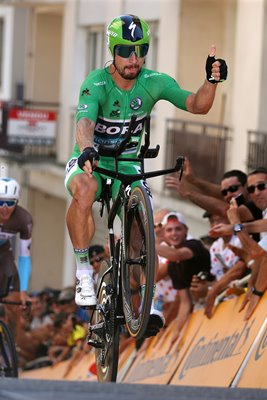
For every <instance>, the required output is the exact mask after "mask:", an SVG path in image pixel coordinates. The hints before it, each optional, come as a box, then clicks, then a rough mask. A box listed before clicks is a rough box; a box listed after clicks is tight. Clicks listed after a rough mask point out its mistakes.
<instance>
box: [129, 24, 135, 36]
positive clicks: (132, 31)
mask: <svg viewBox="0 0 267 400" xmlns="http://www.w3.org/2000/svg"><path fill="white" fill-rule="evenodd" d="M135 28H136V24H135V23H134V22H133V21H132V22H131V23H130V25H129V30H130V31H131V36H132V38H134V31H135Z"/></svg>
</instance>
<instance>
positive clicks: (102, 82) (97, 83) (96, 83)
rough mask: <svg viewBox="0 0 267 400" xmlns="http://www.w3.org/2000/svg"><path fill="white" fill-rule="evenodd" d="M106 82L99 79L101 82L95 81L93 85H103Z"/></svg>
mask: <svg viewBox="0 0 267 400" xmlns="http://www.w3.org/2000/svg"><path fill="white" fill-rule="evenodd" d="M106 84H107V82H106V81H101V82H95V83H94V85H95V86H105V85H106Z"/></svg>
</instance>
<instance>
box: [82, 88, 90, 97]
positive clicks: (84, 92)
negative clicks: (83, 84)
mask: <svg viewBox="0 0 267 400" xmlns="http://www.w3.org/2000/svg"><path fill="white" fill-rule="evenodd" d="M83 95H86V96H91V93H90V90H89V89H87V88H85V89H84V90H83V91H82V96H83Z"/></svg>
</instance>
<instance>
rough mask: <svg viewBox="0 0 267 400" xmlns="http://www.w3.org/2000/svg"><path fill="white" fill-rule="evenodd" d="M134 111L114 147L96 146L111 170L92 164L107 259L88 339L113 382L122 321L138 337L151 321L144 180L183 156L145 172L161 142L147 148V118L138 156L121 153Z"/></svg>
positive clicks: (151, 249) (150, 234)
mask: <svg viewBox="0 0 267 400" xmlns="http://www.w3.org/2000/svg"><path fill="white" fill-rule="evenodd" d="M136 123H137V121H136V116H133V117H132V118H131V121H130V124H129V129H128V132H127V133H126V134H125V137H124V138H123V140H122V141H121V142H120V143H119V144H118V146H117V147H116V148H114V149H112V150H111V149H106V148H104V147H102V146H100V147H99V149H98V152H99V154H100V155H101V156H108V157H113V159H114V170H108V169H105V168H102V167H96V168H95V171H97V172H99V173H100V174H102V176H103V175H104V176H106V177H107V179H106V180H105V181H103V190H102V194H101V203H102V206H101V212H100V214H101V216H102V215H103V210H104V207H106V211H107V221H108V222H107V228H108V232H109V251H110V259H109V260H108V261H106V260H104V261H103V262H102V264H101V267H100V271H99V274H98V281H97V300H98V302H97V306H96V307H95V309H94V310H93V311H92V313H91V319H90V323H89V336H88V344H90V345H92V346H94V347H95V354H96V369H97V376H98V380H99V381H116V377H117V372H118V360H119V339H120V331H121V326H122V325H126V327H127V330H128V332H129V334H130V335H131V336H132V337H133V338H135V339H137V340H138V339H140V338H142V337H144V335H145V334H146V332H147V330H148V329H150V330H152V333H150V334H155V333H156V332H155V333H153V330H154V328H155V329H156V327H154V326H153V321H152V325H151V324H150V322H151V321H150V310H151V303H152V298H153V292H154V273H155V265H156V254H155V238H154V222H153V209H152V202H151V200H152V196H151V192H150V189H149V186H148V185H147V182H146V179H148V178H152V177H157V176H160V175H165V174H170V173H173V172H176V171H180V179H181V176H182V171H183V163H184V157H183V156H180V157H178V158H177V160H176V165H175V166H174V168H171V169H164V170H158V171H150V172H145V171H144V169H145V167H144V163H145V159H147V158H155V157H157V155H158V153H159V148H160V146H159V145H157V146H156V148H150V118H149V117H148V118H147V119H146V123H145V136H144V144H143V145H142V146H141V148H140V152H139V154H138V157H137V158H135V159H133V158H130V157H127V156H125V155H124V154H125V153H124V154H122V153H123V152H125V150H126V151H127V149H128V148H129V147H130V146H131V142H130V140H131V137H132V134H133V132H134V130H135V128H136ZM121 162H123V163H134V164H135V165H136V164H137V165H139V168H138V169H139V170H138V171H137V173H136V174H133V175H129V174H126V173H123V172H121V171H120V169H119V166H120V163H121ZM112 179H113V180H114V179H116V180H119V181H120V186H119V190H118V192H117V194H116V196H115V198H114V199H113V201H112V195H111V187H112ZM117 215H119V217H120V221H121V222H120V235H119V239H118V240H116V235H115V229H114V221H115V218H116V216H117Z"/></svg>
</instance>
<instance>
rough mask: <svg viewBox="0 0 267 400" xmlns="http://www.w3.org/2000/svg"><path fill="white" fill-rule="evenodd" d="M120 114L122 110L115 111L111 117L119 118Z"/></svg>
mask: <svg viewBox="0 0 267 400" xmlns="http://www.w3.org/2000/svg"><path fill="white" fill-rule="evenodd" d="M120 113H121V112H120V110H113V111H111V113H110V114H109V115H110V117H119V115H120Z"/></svg>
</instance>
